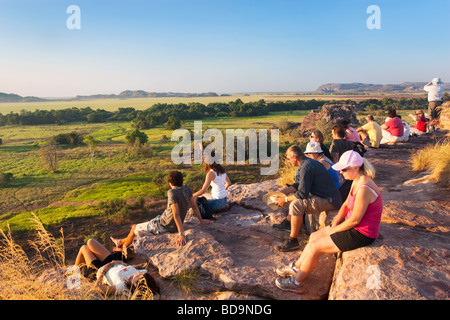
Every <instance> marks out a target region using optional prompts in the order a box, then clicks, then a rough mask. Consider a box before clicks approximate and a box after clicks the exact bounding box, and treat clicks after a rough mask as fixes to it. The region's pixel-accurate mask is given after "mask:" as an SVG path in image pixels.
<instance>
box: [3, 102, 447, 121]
mask: <svg viewBox="0 0 450 320" xmlns="http://www.w3.org/2000/svg"><path fill="white" fill-rule="evenodd" d="M448 99H449V94H448V93H444V95H443V100H444V101H447V100H448ZM330 103H335V104H343V103H345V104H355V105H358V106H359V107H360V109H361V110H366V111H376V110H387V109H389V108H396V109H424V110H426V109H427V106H428V102H427V99H426V98H425V97H423V98H412V99H405V98H400V99H392V98H387V97H386V98H383V99H370V98H369V99H366V100H363V101H360V102H359V103H357V102H355V101H353V100H345V101H343V100H333V101H325V100H315V99H312V100H292V101H284V102H282V101H279V102H266V101H264V100H262V99H261V100H259V101H256V102H247V103H244V102H243V101H242V100H241V99H237V100H235V101H230V102H228V103H223V102H212V103H209V104H207V105H205V104H202V103H199V102H193V103H188V104H186V103H178V104H168V103H157V104H154V105H152V106H151V107H149V108H148V109H145V110H136V109H135V108H133V107H128V108H118V110H116V111H106V110H103V109H96V110H94V109H92V108H91V107H85V108H76V107H73V108H67V109H61V110H35V111H27V110H21V111H20V112H12V111H11V112H10V113H8V114H5V115H4V114H2V113H0V126H5V125H44V124H61V125H62V124H67V123H71V122H88V123H101V122H114V121H127V122H128V121H132V123H133V126H134V127H135V128H138V129H149V128H152V127H155V126H158V125H166V127H167V128H168V129H176V128H177V127H179V126H180V123H181V121H184V120H193V119H195V120H201V119H203V118H207V117H216V118H222V117H253V116H262V115H267V114H269V112H275V111H295V110H315V109H318V108H320V107H321V106H323V105H324V104H330Z"/></svg>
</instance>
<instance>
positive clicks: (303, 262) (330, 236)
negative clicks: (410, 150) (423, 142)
mask: <svg viewBox="0 0 450 320" xmlns="http://www.w3.org/2000/svg"><path fill="white" fill-rule="evenodd" d="M333 169H335V170H339V171H340V172H342V173H343V174H344V177H345V178H346V179H348V180H352V181H353V182H352V187H351V190H350V194H349V196H348V198H347V200H346V201H345V202H344V204H343V205H342V207H341V209H340V210H339V212H338V214H337V215H336V217H335V218H334V219H333V222H332V224H331V226H328V227H325V228H322V229H320V230H318V231H316V232H314V233H312V234H311V236H310V238H309V242H308V244H307V245H306V247H305V249H304V250H303V252H302V254H301V256H300V258H299V259H298V260H297V261H296V262H295V263H292V264H290V265H288V266H286V267H282V268H278V269H277V270H276V272H277V274H278V275H279V276H281V278H278V279H276V280H275V284H276V286H277V287H278V288H280V289H281V290H285V291H291V292H296V293H302V292H303V288H302V283H303V281H304V280H305V279H306V278H307V277H308V276H309V274H311V272H312V271H313V270H314V269H315V268H316V266H317V264H318V262H319V258H320V257H321V256H322V255H324V254H333V253H338V252H344V251H350V250H354V249H357V248H360V247H363V246H368V245H370V244H371V243H372V242H374V241H375V239H376V238H377V237H378V235H379V226H380V221H381V214H382V211H383V200H382V196H381V189H380V188H379V187H378V186H377V185H376V184H375V182H374V181H373V178H374V177H375V169H374V168H373V166H372V165H371V164H370V163H369V162H368V161H367V160H366V159H363V158H362V157H361V156H360V155H359V154H358V153H357V152H355V151H347V152H345V153H344V154H343V155H342V157H341V158H340V159H339V162H338V163H336V164H335V165H333ZM341 222H342V223H341Z"/></svg>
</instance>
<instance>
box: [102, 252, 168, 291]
mask: <svg viewBox="0 0 450 320" xmlns="http://www.w3.org/2000/svg"><path fill="white" fill-rule="evenodd" d="M95 285H96V286H98V287H99V288H100V289H101V290H102V291H103V292H104V293H106V294H108V295H109V294H124V295H126V296H128V297H131V296H132V295H133V294H134V293H136V292H139V293H141V294H142V295H147V296H153V297H155V296H158V295H159V287H158V286H157V285H156V282H155V280H154V279H153V277H152V276H151V275H150V274H149V273H148V271H147V270H145V269H142V270H139V269H136V268H135V267H133V266H130V265H127V264H126V263H124V262H122V261H119V260H115V261H111V262H110V263H108V264H106V265H104V266H103V267H101V268H100V269H98V271H97V281H96V283H95ZM150 292H151V294H150Z"/></svg>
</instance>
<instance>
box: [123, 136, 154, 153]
mask: <svg viewBox="0 0 450 320" xmlns="http://www.w3.org/2000/svg"><path fill="white" fill-rule="evenodd" d="M125 139H126V140H127V145H128V154H129V155H130V156H131V157H132V158H136V157H137V156H139V154H141V153H142V154H143V155H145V156H151V155H152V151H151V147H150V146H149V145H148V143H147V141H148V136H147V135H146V134H145V132H142V131H140V130H139V129H134V130H133V131H131V132H129V133H128V134H127V135H126V136H125Z"/></svg>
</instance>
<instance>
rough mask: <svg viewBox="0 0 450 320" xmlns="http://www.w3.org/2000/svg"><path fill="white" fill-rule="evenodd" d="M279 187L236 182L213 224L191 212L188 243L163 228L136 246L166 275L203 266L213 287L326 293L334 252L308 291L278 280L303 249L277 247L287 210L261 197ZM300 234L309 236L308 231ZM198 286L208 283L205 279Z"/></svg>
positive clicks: (280, 295) (265, 294) (281, 295)
mask: <svg viewBox="0 0 450 320" xmlns="http://www.w3.org/2000/svg"><path fill="white" fill-rule="evenodd" d="M279 188H280V186H277V185H276V181H266V182H263V183H258V184H250V185H234V186H232V187H230V189H229V194H230V202H231V207H230V209H229V210H228V211H226V212H223V213H221V214H219V215H217V216H216V220H215V221H214V223H213V224H211V225H206V226H201V225H200V224H199V223H198V220H197V219H196V218H195V217H193V216H189V217H187V218H186V221H185V226H186V228H187V229H188V230H187V232H186V235H187V244H186V245H185V246H183V247H178V246H177V244H176V238H177V235H176V234H175V235H174V234H162V235H158V236H153V235H143V236H141V237H138V238H137V239H136V241H135V248H136V250H137V252H138V253H140V254H142V255H145V256H146V257H148V259H149V261H150V263H151V264H152V265H154V266H155V267H156V268H158V270H159V274H160V276H161V277H163V278H168V279H170V278H173V277H175V276H177V275H178V274H180V273H182V272H183V271H186V270H191V269H196V268H198V269H200V270H201V273H202V274H206V275H207V276H206V277H204V280H206V281H207V282H209V285H208V287H209V291H210V292H211V293H212V292H217V291H228V292H234V293H235V294H236V293H237V294H239V295H251V296H252V297H257V298H258V299H263V298H267V299H325V298H326V297H327V296H328V290H329V286H330V284H331V279H332V275H333V270H334V266H335V257H334V256H327V257H323V259H322V260H321V262H320V266H319V267H318V268H317V269H316V270H315V272H314V273H313V274H312V275H311V277H310V278H309V279H308V281H307V283H305V286H306V292H305V294H302V295H297V294H292V293H287V292H285V291H281V290H279V289H278V288H277V287H276V286H275V279H276V278H277V275H276V273H275V269H276V268H277V267H279V266H283V265H286V264H288V263H290V262H292V261H294V260H296V259H297V258H298V257H299V255H300V253H301V251H300V250H299V251H294V252H287V253H281V252H278V251H275V250H274V246H275V245H276V244H278V243H279V242H280V241H282V240H284V239H286V238H287V237H288V233H287V232H283V231H276V230H275V229H273V228H272V224H273V223H275V222H279V221H280V220H281V219H282V217H283V216H284V214H283V213H282V212H271V210H270V209H269V208H268V207H267V205H265V203H264V202H262V200H261V197H262V195H264V194H265V193H266V192H268V191H272V190H277V189H279ZM244 206H245V207H244ZM278 211H281V210H278ZM301 237H302V238H303V239H304V240H305V239H306V235H305V234H304V233H302V235H301ZM303 244H306V242H305V241H304V243H303ZM211 281H212V282H213V283H214V284H213V285H211ZM198 286H199V287H202V288H205V287H206V286H205V285H204V284H201V283H199V284H198ZM203 291H204V290H203ZM163 298H164V297H163Z"/></svg>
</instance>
